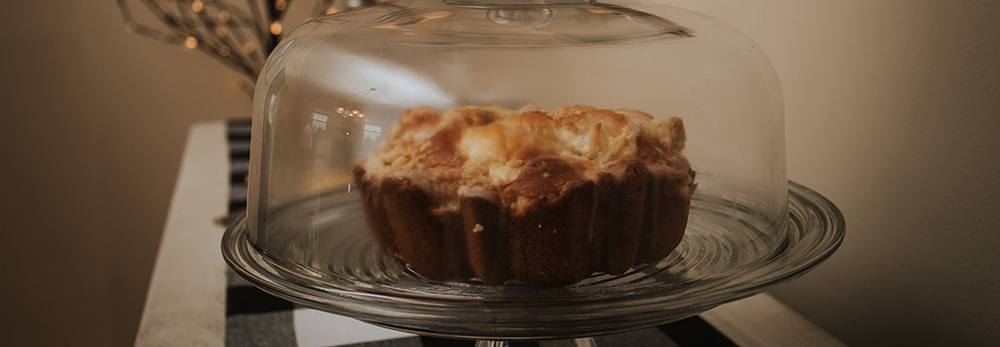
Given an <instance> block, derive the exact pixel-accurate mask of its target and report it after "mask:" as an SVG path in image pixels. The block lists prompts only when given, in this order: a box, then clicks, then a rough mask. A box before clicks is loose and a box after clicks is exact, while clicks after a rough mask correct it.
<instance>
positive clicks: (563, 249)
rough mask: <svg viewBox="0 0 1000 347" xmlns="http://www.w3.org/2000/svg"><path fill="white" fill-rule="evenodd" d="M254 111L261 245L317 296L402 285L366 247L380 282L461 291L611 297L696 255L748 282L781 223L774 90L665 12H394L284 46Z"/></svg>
mask: <svg viewBox="0 0 1000 347" xmlns="http://www.w3.org/2000/svg"><path fill="white" fill-rule="evenodd" d="M253 112H254V113H253V134H252V140H253V143H252V157H251V170H250V176H249V199H248V205H249V206H248V211H247V228H248V234H249V239H250V240H251V242H252V243H253V244H254V245H255V246H256V247H257V248H259V249H260V250H262V251H264V252H265V253H267V254H268V256H270V257H272V258H274V259H277V260H280V261H284V262H287V263H289V264H293V265H295V266H299V267H301V268H302V269H308V271H314V272H316V273H317V274H322V275H323V276H338V275H340V274H342V273H352V275H351V276H369V277H371V278H377V279H378V281H390V282H391V281H392V280H391V279H386V278H390V277H392V276H388V277H385V278H383V277H384V276H383V275H382V274H376V273H375V272H378V271H382V270H361V269H360V267H363V266H362V265H365V264H356V263H353V262H352V261H351V260H350V259H346V258H344V257H345V255H346V254H352V252H355V253H356V252H361V251H360V249H363V248H364V247H365V246H364V245H366V243H365V242H372V241H371V240H373V239H374V242H373V243H372V245H373V246H371V247H370V249H368V250H370V251H373V252H375V253H380V254H381V255H383V258H382V261H383V262H381V263H379V264H380V265H378V266H376V267H377V268H381V267H386V268H397V269H398V270H399V271H400V272H401V273H409V274H411V275H413V276H414V277H415V278H419V279H421V280H427V281H451V282H462V283H466V284H469V285H475V284H481V283H484V282H485V284H488V285H491V286H496V285H501V284H504V283H507V285H508V286H511V285H516V284H520V283H522V282H526V283H528V284H538V285H542V286H551V285H570V284H574V283H578V282H579V281H581V280H583V279H586V278H593V277H601V276H605V277H607V276H612V277H615V276H617V275H623V273H625V274H627V273H632V272H635V271H637V269H639V268H642V267H643V266H649V265H650V264H653V265H656V264H660V266H665V263H663V262H670V261H677V260H678V259H680V260H683V258H684V256H685V254H686V253H685V252H687V253H694V252H695V250H696V249H695V248H696V247H697V245H698V244H699V242H700V241H698V240H702V241H701V242H709V243H711V242H716V243H718V242H720V241H719V240H723V239H725V240H729V241H727V242H728V243H727V244H723V245H716V246H718V247H723V248H724V249H726V251H725V252H729V254H730V255H729V256H728V257H730V258H728V259H726V260H725V261H724V263H726V267H728V268H729V269H732V270H733V271H738V269H739V268H740V266H743V265H745V264H751V263H754V262H758V261H760V260H761V259H764V258H766V257H767V256H768V255H769V254H771V253H772V252H773V251H774V250H776V249H778V248H779V247H780V245H781V243H782V242H783V241H782V240H783V239H784V233H785V232H786V227H787V223H788V210H787V208H788V183H787V180H786V176H785V147H784V146H785V143H784V118H783V108H782V95H781V89H780V85H779V82H778V78H777V76H776V74H775V71H774V69H773V68H772V66H771V64H770V63H769V61H768V59H767V57H766V56H765V55H764V53H763V52H762V51H761V49H760V47H759V46H758V45H756V44H755V43H754V42H753V41H751V40H750V39H749V38H748V37H747V36H746V35H744V34H742V33H740V32H739V31H738V30H736V29H734V28H733V27H731V26H728V25H726V24H724V23H721V22H719V21H717V20H714V19H711V18H709V17H706V16H703V15H699V14H696V13H692V12H688V11H685V10H681V9H677V8H673V7H668V6H662V5H654V4H650V3H643V2H633V1H624V2H619V1H607V2H593V1H587V0H448V1H444V2H439V1H431V0H416V1H406V0H404V1H387V2H382V3H378V4H376V5H372V6H367V7H363V8H359V9H356V10H352V11H347V12H344V13H339V14H335V15H331V16H327V17H323V18H320V19H317V20H314V21H311V22H308V23H306V24H304V25H303V26H301V27H299V28H298V29H296V30H295V31H294V32H292V33H291V34H290V35H289V36H288V37H287V38H286V39H285V40H284V41H283V42H282V43H281V44H280V45H279V46H278V47H277V48H276V49H275V51H274V53H273V54H272V55H271V57H270V58H269V60H268V63H267V64H266V67H265V69H264V71H263V72H262V73H261V77H260V78H259V80H258V82H257V87H256V92H255V96H254V108H253ZM531 114H536V115H537V114H540V115H541V117H542V118H543V119H544V121H539V122H541V123H538V122H535V121H534V120H531V119H533V118H531V117H534V116H530V115H531ZM581 114H582V116H581ZM470 117H471V118H470ZM595 117H596V118H595ZM602 117H603V118H602ZM678 119H679V120H678ZM543 123H544V124H543ZM598 123H600V124H598ZM407 124H409V125H407ZM456 124H459V125H460V128H461V129H459V130H457V131H451V132H449V131H450V130H448V129H452V128H454V127H456V126H458V125H456ZM602 124H603V128H601V125H602ZM678 124H679V125H678ZM594 127H597V128H596V129H595V128H594ZM443 129H444V130H443ZM491 129H492V130H491ZM497 129H499V130H497ZM567 129H568V130H567ZM601 129H604V130H601ZM446 130H448V131H446ZM602 131H603V132H602ZM498 132H499V134H500V135H496V134H494V133H498ZM491 134H493V135H491ZM546 134H548V135H546ZM553 134H554V135H553ZM491 136H492V137H491ZM442 138H445V139H444V140H442ZM439 140H440V141H439ZM442 141H443V142H442ZM477 141H479V142H483V141H486V142H487V144H485V145H483V144H480V143H479V142H477ZM644 143H645V145H644ZM622 146H624V147H622ZM644 146H645V147H644ZM428 147H432V148H431V149H432V150H433V151H438V152H440V151H445V152H447V154H446V156H448V158H450V159H447V160H451V161H450V162H445V161H447V160H445V159H441V158H438V157H440V156H442V154H440V153H438V152H434V153H431V152H433V151H431V150H427V148H428ZM623 148H624V149H623ZM526 152H527V154H525V153H526ZM640 152H641V153H650V152H652V153H654V154H652V155H643V154H641V153H640ZM428 153H430V154H428ZM435 153H437V154H435ZM640 157H641V158H640ZM435 158H436V159H435ZM544 158H549V159H544ZM644 158H645V159H644ZM439 159H440V160H439ZM550 159H551V160H550ZM567 163H569V164H567ZM622 163H626V164H622ZM627 163H632V164H635V165H632V164H627ZM616 165H617V166H616ZM629 165H631V166H629ZM626 166H627V167H626ZM444 168H447V170H446V169H444ZM533 168H534V169H533ZM535 169H537V170H536V171H538V172H540V174H539V175H534V176H532V175H531V172H532V170H535ZM504 170H506V171H504ZM560 170H561V171H560ZM616 170H617V171H616ZM623 170H624V171H623ZM628 170H632V171H635V170H639V171H642V172H640V174H641V177H639V178H634V179H627V178H623V177H625V176H627V175H628V174H625V173H622V172H625V171H628ZM543 171H544V172H543ZM563 171H566V172H568V173H566V174H557V173H559V172H563ZM632 171H628V172H632ZM550 172H551V173H553V175H554V176H550ZM615 172H618V173H617V174H616V173H615ZM477 175H478V176H477ZM623 175H624V176H623ZM529 176H530V177H529ZM542 176H544V178H543V177H542ZM531 177H534V179H535V181H531V179H532V178H531ZM569 181H572V182H569ZM580 182H583V183H580ZM532 185H533V186H532ZM515 186H517V187H520V188H517V189H515V188H516V187H515ZM531 187H534V188H531ZM518 189H520V190H518ZM532 189H534V190H532ZM512 191H514V192H512ZM525 204H528V205H525ZM688 204H689V205H690V206H688ZM515 205H516V206H515ZM529 205H530V206H529ZM525 206H527V207H525ZM689 208H690V213H688V209H689ZM678 210H683V211H681V212H680V214H678ZM733 220H737V221H739V223H736V225H740V226H741V227H740V228H741V229H740V230H732V229H733V228H728V227H723V225H731V224H732V222H731V221H733ZM529 224H530V225H531V226H535V225H537V229H539V230H542V229H544V236H542V235H543V233H542V231H534V232H533V231H531V230H529V229H530V228H527V227H526V226H527V225H529ZM667 224H672V225H674V226H673V227H668V226H666V225H667ZM518 228H521V229H524V230H520V229H518ZM669 228H674V229H679V230H678V231H676V232H675V231H670V232H669V233H670V235H667V233H668V232H667V231H666V230H667V229H669ZM549 229H551V233H552V234H554V235H555V236H552V235H548V233H549V232H550V230H549ZM559 229H563V230H562V234H559V231H560V230H559ZM483 230H485V231H483ZM679 232H684V235H685V236H684V238H683V241H682V239H681V237H680V236H679V234H677V233H679ZM623 235H624V236H623ZM668 239H670V240H674V239H676V240H675V241H676V242H675V241H670V240H668ZM678 242H679V243H680V244H679V247H678ZM637 247H638V248H637ZM675 247H676V249H675ZM671 251H672V252H671ZM741 251H742V253H740V252H741ZM668 255H670V256H668ZM687 255H689V256H690V254H687ZM609 263H615V264H612V265H609ZM623 264H624V265H623ZM368 265H370V264H368ZM386 271H388V270H386ZM358 272H362V273H367V274H366V275H363V274H359V273H358ZM369 272H370V273H369ZM723 273H725V271H723ZM380 276H382V277H380Z"/></svg>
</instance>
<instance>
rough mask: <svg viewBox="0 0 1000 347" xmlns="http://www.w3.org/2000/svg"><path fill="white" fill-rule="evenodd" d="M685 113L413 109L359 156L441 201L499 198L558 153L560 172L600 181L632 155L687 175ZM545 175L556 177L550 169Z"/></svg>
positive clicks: (368, 166)
mask: <svg viewBox="0 0 1000 347" xmlns="http://www.w3.org/2000/svg"><path fill="white" fill-rule="evenodd" d="M685 140H686V134H685V130H684V123H683V121H682V120H681V119H680V118H676V117H670V118H655V117H653V116H651V115H649V114H647V113H645V112H642V111H637V110H630V109H615V110H610V109H598V108H595V107H591V106H572V107H561V108H545V109H540V108H538V107H535V106H533V105H528V106H525V107H523V108H521V109H520V110H511V109H507V108H504V107H501V106H486V107H472V106H469V107H460V108H455V109H451V110H448V111H446V112H444V113H439V112H438V111H436V110H434V109H433V108H429V107H421V108H416V109H410V110H407V111H406V112H405V113H404V114H403V116H402V117H401V119H400V120H399V122H398V123H397V124H396V125H395V126H394V127H393V128H392V130H390V131H389V133H388V136H387V140H386V142H385V143H383V144H382V145H381V146H379V147H378V148H377V149H376V150H375V153H374V154H373V155H372V156H370V157H368V158H365V159H362V160H361V161H359V162H358V165H359V166H361V167H362V168H364V170H365V171H366V172H367V174H366V175H368V177H369V178H370V179H374V180H380V179H384V178H389V177H397V178H407V179H409V180H410V181H411V182H413V183H414V184H416V185H417V186H420V187H421V188H422V189H424V190H425V191H428V192H431V193H432V195H433V196H435V197H436V199H435V200H438V203H439V204H441V205H450V204H454V203H457V199H458V196H482V197H485V198H489V199H497V198H498V197H497V196H496V192H498V191H500V190H502V189H503V188H504V187H506V186H508V185H510V184H511V183H512V182H514V181H515V180H516V179H517V178H518V177H519V176H520V175H521V173H522V172H523V171H524V170H525V167H526V165H528V164H529V161H531V162H535V161H537V160H538V159H539V158H553V159H555V158H558V159H559V161H560V162H565V164H566V165H561V164H560V165H557V167H558V169H559V170H555V171H554V172H552V173H551V175H552V177H551V178H552V179H556V178H557V177H556V176H562V177H571V176H572V177H574V178H586V179H590V180H597V179H599V177H600V176H601V175H603V174H606V173H607V172H608V169H609V168H611V167H614V166H616V165H619V164H621V163H625V162H628V161H634V160H639V161H642V162H644V163H645V164H646V165H647V167H648V168H649V170H650V172H651V173H659V174H664V175H670V176H673V175H687V174H688V172H689V171H690V169H691V166H690V164H689V163H688V162H687V159H686V158H684V156H683V155H682V154H681V152H682V151H683V149H684V142H685ZM541 178H542V179H543V180H544V181H551V179H549V178H550V177H549V176H548V175H547V173H542V177H541Z"/></svg>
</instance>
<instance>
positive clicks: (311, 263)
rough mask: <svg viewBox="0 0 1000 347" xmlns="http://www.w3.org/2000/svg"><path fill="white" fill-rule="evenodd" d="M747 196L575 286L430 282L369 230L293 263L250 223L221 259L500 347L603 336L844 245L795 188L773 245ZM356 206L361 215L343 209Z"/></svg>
mask: <svg viewBox="0 0 1000 347" xmlns="http://www.w3.org/2000/svg"><path fill="white" fill-rule="evenodd" d="M702 187H706V186H704V185H703V186H702ZM699 189H702V188H699ZM321 200H322V199H321ZM327 201H328V202H327V203H325V204H326V205H327V206H325V207H321V208H319V209H317V208H316V206H315V205H312V206H311V208H310V209H303V210H308V211H311V212H308V213H320V214H322V213H323V211H324V209H329V210H330V211H334V210H335V211H338V213H337V214H338V216H339V217H338V218H337V219H336V221H333V222H335V223H338V224H340V225H341V227H340V228H337V229H342V230H343V229H345V228H343V223H358V227H359V228H363V225H364V221H363V218H362V217H361V216H362V214H361V213H362V212H361V207H360V204H358V202H357V201H356V199H355V200H350V199H348V200H340V201H337V200H336V199H327ZM738 201H740V200H739V199H733V198H731V197H727V196H726V194H724V193H722V192H713V191H711V190H707V189H702V190H701V191H700V192H699V193H698V194H696V196H695V197H694V200H693V201H692V205H691V218H690V221H691V222H690V223H689V225H688V232H687V234H686V235H685V237H684V241H683V242H682V243H681V246H679V247H678V248H677V250H675V251H674V252H673V253H672V254H671V255H670V256H668V257H667V258H665V259H663V260H662V261H660V262H658V263H654V264H649V265H645V266H641V267H636V268H633V269H632V270H630V271H629V272H627V273H626V274H624V275H621V276H609V275H604V274H595V275H593V276H591V277H590V278H588V279H586V280H584V281H582V282H580V283H578V284H575V285H572V286H566V287H556V288H538V287H532V286H527V285H520V284H516V283H515V284H510V283H509V282H508V284H507V285H504V286H497V287H490V286H485V285H477V284H475V283H467V282H436V281H429V280H426V279H423V278H422V277H420V276H419V275H417V274H415V273H413V272H411V271H408V270H406V269H404V268H400V267H399V266H397V265H395V263H394V262H392V261H391V260H389V259H383V257H382V256H381V255H380V253H379V252H378V251H377V246H376V245H375V244H374V241H373V239H372V238H371V236H370V235H369V234H368V233H367V232H345V233H342V234H340V235H325V236H324V237H322V238H317V237H316V234H315V233H290V234H289V235H292V236H289V237H288V239H286V240H269V242H272V241H273V242H282V243H284V245H285V249H292V250H294V249H301V250H304V251H302V252H299V253H298V254H299V257H298V258H297V259H295V262H294V263H293V262H289V261H286V260H282V259H279V258H277V257H272V256H270V255H269V254H267V253H266V252H264V251H262V250H260V249H258V248H256V247H255V246H254V245H253V244H252V243H251V242H250V240H249V238H248V234H247V233H248V230H247V225H246V217H245V216H241V217H240V218H238V219H237V220H236V221H235V222H233V224H232V225H230V227H229V229H228V230H226V233H225V235H224V236H223V239H222V253H223V255H224V257H225V259H226V262H227V263H228V264H229V266H230V267H231V268H232V269H233V270H234V271H235V272H236V273H238V274H239V275H240V276H242V277H243V278H245V279H247V280H248V281H249V282H250V283H252V284H254V285H255V286H257V287H259V288H260V289H262V290H264V291H266V292H268V293H270V294H272V295H275V296H277V297H281V298H284V299H287V300H290V301H293V302H295V303H298V304H301V305H304V306H308V307H312V308H315V309H319V310H323V311H327V312H331V313H335V314H339V315H344V316H348V317H351V318H354V319H358V320H361V321H366V322H369V323H372V324H376V325H381V326H385V327H389V328H392V329H397V330H403V331H407V332H412V333H417V334H421V335H428V336H441V337H451V338H467V339H491V340H538V339H555V338H573V337H582V336H595V335H602V334H608V333H615V332H621V331H627V330H633V329H639V328H644V327H649V326H655V325H660V324H664V323H669V322H672V321H675V320H680V319H683V318H686V317H690V316H693V315H696V314H699V313H701V312H704V311H706V310H709V309H711V308H713V307H715V306H718V305H720V304H723V303H726V302H729V301H734V300H738V299H741V298H745V297H748V296H751V295H753V294H756V293H759V292H761V291H764V290H765V289H767V288H768V287H770V286H772V285H775V284H778V283H782V282H785V281H788V280H791V279H793V278H796V277H798V276H801V275H802V274H804V273H806V272H807V271H809V270H811V269H812V268H814V267H815V266H816V265H818V264H819V263H821V262H822V261H823V260H825V259H826V258H827V257H829V256H830V255H831V254H832V253H833V252H834V251H835V250H836V249H837V247H838V246H840V243H841V242H842V241H843V238H844V231H845V224H844V217H843V215H842V214H841V213H840V211H839V210H838V209H837V207H836V206H834V205H833V203H831V202H830V201H829V200H827V199H826V198H824V197H823V196H822V195H820V194H818V193H816V192H814V191H812V190H809V189H808V188H806V187H804V186H801V185H799V184H796V183H794V182H789V200H788V214H789V217H790V218H789V221H788V227H787V228H786V229H787V233H785V234H784V235H780V237H782V238H783V239H780V240H773V239H770V240H769V239H766V238H768V237H770V238H773V237H775V236H773V235H772V236H766V235H765V234H763V233H761V232H760V230H762V228H766V227H768V225H769V224H768V223H771V222H770V221H767V220H763V219H762V217H761V214H759V213H755V212H754V210H752V209H750V208H747V207H746V206H744V205H741V204H740V203H739V202H738ZM352 208H354V209H357V211H355V212H356V213H345V212H350V211H351V210H350V209H352ZM305 213H307V212H296V209H289V211H288V212H286V213H285V216H284V217H283V218H288V223H295V221H296V220H303V221H304V220H312V221H315V218H313V219H309V218H302V217H304V216H305ZM344 216H354V217H353V218H351V217H344ZM346 229H350V228H346ZM290 254H295V252H294V251H292V252H290ZM303 264H304V265H303Z"/></svg>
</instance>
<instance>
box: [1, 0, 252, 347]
mask: <svg viewBox="0 0 1000 347" xmlns="http://www.w3.org/2000/svg"><path fill="white" fill-rule="evenodd" d="M122 28H123V26H122V20H121V16H120V15H119V13H118V9H117V6H116V5H115V2H114V1H111V0H102V1H96V0H94V1H76V2H70V1H57V0H46V1H8V2H5V3H4V5H3V10H2V11H0V37H2V39H0V45H2V46H0V47H2V48H0V110H2V111H0V112H2V115H0V178H2V179H3V181H4V182H7V184H5V185H4V187H3V188H0V196H2V198H0V203H2V204H3V208H2V209H0V245H3V250H2V251H0V269H2V270H0V271H2V273H0V319H2V321H0V341H2V342H0V344H2V345H7V346H29V345H45V346H49V345H64V346H80V345H84V346H86V345H90V346H127V345H131V344H132V339H133V338H134V336H135V331H136V328H137V327H138V322H139V315H140V313H141V310H142V303H143V301H144V300H145V295H146V286H147V283H148V281H149V271H150V269H151V267H152V262H153V257H154V255H155V252H156V247H157V244H158V242H159V236H160V232H161V230H162V228H163V222H164V219H165V217H166V210H167V204H168V202H169V200H170V195H171V192H172V189H173V184H174V179H175V177H176V175H177V168H178V163H179V159H180V153H181V150H182V148H183V144H184V140H185V136H186V131H187V128H188V126H189V125H190V124H191V123H192V122H193V121H196V120H204V119H221V118H234V117H249V110H250V106H249V102H248V101H247V100H246V98H244V97H243V96H242V95H241V94H240V92H239V91H237V90H235V89H234V88H232V86H231V85H232V83H233V79H234V78H235V77H236V75H235V74H232V73H230V72H228V71H227V70H225V69H224V68H222V67H221V65H220V64H217V63H216V62H214V61H212V60H210V59H209V58H206V57H205V56H203V55H201V54H200V53H196V52H190V51H187V50H186V49H184V48H181V47H176V46H173V47H171V46H166V45H163V44H160V43H158V42H154V41H152V40H148V39H145V38H142V37H139V36H132V35H127V34H125V33H124V31H123V30H122ZM8 338H13V339H14V343H10V341H8V340H7V339H8ZM29 342H30V343H29Z"/></svg>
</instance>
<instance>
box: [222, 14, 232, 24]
mask: <svg viewBox="0 0 1000 347" xmlns="http://www.w3.org/2000/svg"><path fill="white" fill-rule="evenodd" d="M231 16H232V15H230V14H229V12H227V11H222V12H219V23H222V24H226V23H229V18H230V17H231Z"/></svg>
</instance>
